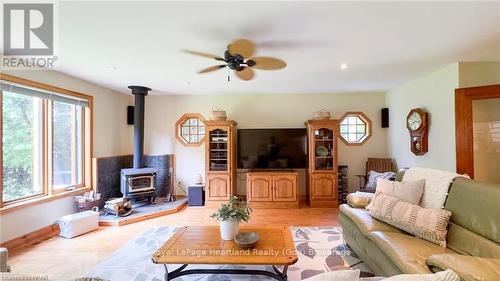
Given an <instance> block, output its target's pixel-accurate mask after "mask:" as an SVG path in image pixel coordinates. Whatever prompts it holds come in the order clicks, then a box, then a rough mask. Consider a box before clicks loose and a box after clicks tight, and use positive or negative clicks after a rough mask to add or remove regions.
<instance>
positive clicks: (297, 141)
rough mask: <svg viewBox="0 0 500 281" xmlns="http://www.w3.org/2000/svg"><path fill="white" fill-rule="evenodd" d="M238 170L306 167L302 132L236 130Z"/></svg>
mask: <svg viewBox="0 0 500 281" xmlns="http://www.w3.org/2000/svg"><path fill="white" fill-rule="evenodd" d="M237 155H238V169H273V170H276V169H305V168H307V130H306V129H301V128H300V129H239V130H238V151H237Z"/></svg>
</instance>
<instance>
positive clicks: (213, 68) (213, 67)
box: [198, 64, 227, 73]
mask: <svg viewBox="0 0 500 281" xmlns="http://www.w3.org/2000/svg"><path fill="white" fill-rule="evenodd" d="M226 66H227V65H225V64H221V65H214V66H211V67H208V68H205V69H202V70H200V71H198V73H207V72H211V71H216V70H219V69H221V68H224V67H226Z"/></svg>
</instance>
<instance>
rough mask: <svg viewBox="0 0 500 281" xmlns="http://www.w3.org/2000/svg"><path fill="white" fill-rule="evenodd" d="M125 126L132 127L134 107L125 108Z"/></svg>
mask: <svg viewBox="0 0 500 281" xmlns="http://www.w3.org/2000/svg"><path fill="white" fill-rule="evenodd" d="M127 125H134V107H133V106H131V105H129V106H127Z"/></svg>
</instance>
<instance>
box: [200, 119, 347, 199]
mask: <svg viewBox="0 0 500 281" xmlns="http://www.w3.org/2000/svg"><path fill="white" fill-rule="evenodd" d="M204 123H205V126H206V128H205V135H206V138H205V140H206V143H205V171H206V175H205V177H206V188H205V199H206V202H205V205H206V206H208V207H218V206H219V205H220V204H221V203H223V202H227V201H228V200H229V198H230V197H231V196H233V195H235V191H236V188H235V187H236V126H237V123H236V122H234V121H232V120H226V121H204ZM306 126H307V142H308V151H307V158H308V169H307V187H306V197H307V202H308V204H309V206H311V207H337V206H338V204H339V201H338V172H337V166H338V164H337V161H338V156H337V154H338V153H337V151H338V149H337V138H338V135H339V123H338V120H333V119H327V120H308V121H307V122H306ZM246 176H247V179H246V193H247V202H248V204H249V205H250V206H251V207H252V208H298V207H299V197H300V192H299V175H298V172H297V171H295V170H250V171H249V172H247V173H246Z"/></svg>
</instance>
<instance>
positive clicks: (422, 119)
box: [406, 108, 429, 156]
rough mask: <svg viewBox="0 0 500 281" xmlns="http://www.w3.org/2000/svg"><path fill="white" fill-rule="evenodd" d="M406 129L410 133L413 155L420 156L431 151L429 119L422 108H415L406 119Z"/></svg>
mask: <svg viewBox="0 0 500 281" xmlns="http://www.w3.org/2000/svg"><path fill="white" fill-rule="evenodd" d="M406 127H407V128H408V131H409V132H410V148H411V152H413V154H415V155H417V156H420V155H424V154H425V153H427V151H428V150H429V146H428V136H429V118H428V114H427V112H426V111H425V110H423V109H422V108H414V109H412V110H411V111H410V113H408V116H407V117H406Z"/></svg>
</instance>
